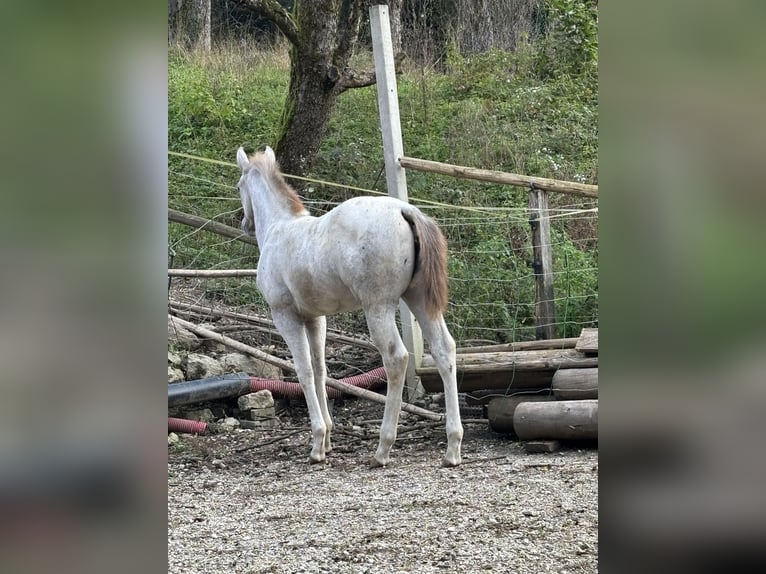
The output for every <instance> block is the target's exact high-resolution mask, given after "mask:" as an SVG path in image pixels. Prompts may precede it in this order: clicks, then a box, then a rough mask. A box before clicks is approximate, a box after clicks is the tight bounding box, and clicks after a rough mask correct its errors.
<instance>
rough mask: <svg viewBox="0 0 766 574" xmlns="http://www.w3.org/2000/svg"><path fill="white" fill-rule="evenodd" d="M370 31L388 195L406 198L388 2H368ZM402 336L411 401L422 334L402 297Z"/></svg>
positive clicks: (419, 392) (416, 384)
mask: <svg viewBox="0 0 766 574" xmlns="http://www.w3.org/2000/svg"><path fill="white" fill-rule="evenodd" d="M370 32H371V33H372V49H373V54H374V56H375V77H376V82H377V88H378V108H379V110H380V129H381V132H382V134H383V154H384V159H385V165H386V185H387V186H388V195H390V196H392V197H397V198H399V199H401V200H403V201H407V177H406V176H405V173H404V168H403V167H402V166H401V165H399V158H400V157H402V156H403V155H404V146H403V144H402V126H401V122H400V120H399V99H398V94H397V90H396V71H395V68H394V50H393V47H392V45H391V23H390V21H389V18H388V6H385V5H375V6H370ZM399 314H400V317H401V321H402V339H403V340H404V345H405V346H406V347H407V352H409V354H410V360H409V362H408V364H407V381H406V391H407V400H409V401H412V400H414V399H415V398H417V397H418V396H421V395H422V394H423V393H424V391H423V387H422V385H421V384H420V380H419V379H418V377H417V375H416V374H415V369H416V368H417V367H418V366H420V363H421V362H422V360H423V335H422V333H421V332H420V326H419V325H418V323H417V321H416V320H415V317H414V316H413V315H412V313H411V312H410V310H409V308H408V307H407V304H406V303H405V302H404V301H399Z"/></svg>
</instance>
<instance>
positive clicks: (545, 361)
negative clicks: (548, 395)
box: [417, 349, 598, 393]
mask: <svg viewBox="0 0 766 574" xmlns="http://www.w3.org/2000/svg"><path fill="white" fill-rule="evenodd" d="M456 359H457V361H456V363H457V380H458V390H459V391H460V392H470V391H478V390H482V389H506V390H507V389H519V388H535V389H541V388H548V387H550V386H551V383H552V381H553V375H554V373H555V372H556V371H557V370H558V369H562V368H583V367H596V366H598V357H586V356H585V355H583V354H582V353H578V352H577V351H575V350H574V349H547V350H533V351H511V352H505V353H463V354H459V355H457V357H456ZM417 373H418V376H420V380H421V382H422V384H423V388H424V389H425V390H426V391H428V392H431V393H434V392H441V391H442V390H444V389H443V385H442V380H441V377H440V376H439V371H438V370H437V368H436V365H435V364H434V361H433V358H432V357H431V356H430V355H426V356H425V357H424V358H423V364H422V365H421V366H420V368H418V370H417Z"/></svg>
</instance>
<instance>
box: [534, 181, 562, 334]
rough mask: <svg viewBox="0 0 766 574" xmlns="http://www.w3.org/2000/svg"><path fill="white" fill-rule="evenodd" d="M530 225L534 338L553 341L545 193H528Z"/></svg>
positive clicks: (551, 267)
mask: <svg viewBox="0 0 766 574" xmlns="http://www.w3.org/2000/svg"><path fill="white" fill-rule="evenodd" d="M529 224H530V225H531V226H532V267H533V268H534V272H535V337H536V338H537V339H554V338H556V304H555V302H554V300H553V248H552V246H551V220H550V219H549V217H548V192H546V191H541V190H539V189H534V188H532V189H531V190H530V191H529Z"/></svg>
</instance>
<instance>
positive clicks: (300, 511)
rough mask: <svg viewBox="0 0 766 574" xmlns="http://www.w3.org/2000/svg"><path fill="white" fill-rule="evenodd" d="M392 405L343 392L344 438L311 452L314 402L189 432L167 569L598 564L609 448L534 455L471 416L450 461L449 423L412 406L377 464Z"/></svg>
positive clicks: (593, 567) (176, 475)
mask: <svg viewBox="0 0 766 574" xmlns="http://www.w3.org/2000/svg"><path fill="white" fill-rule="evenodd" d="M382 409H383V407H382V405H374V404H370V403H365V402H362V401H351V400H349V401H344V402H343V403H338V404H336V405H335V412H334V419H335V422H336V431H335V433H334V436H333V438H334V442H333V447H334V448H333V451H332V452H331V453H330V455H329V457H328V462H327V463H326V464H322V465H310V464H309V463H308V452H309V442H310V438H309V437H310V432H309V427H308V415H307V413H306V410H305V408H303V407H300V406H298V405H297V404H293V405H292V406H291V407H290V408H289V409H288V410H287V411H283V412H282V413H281V414H280V416H279V420H278V422H277V425H276V426H275V427H274V428H271V429H259V430H237V431H233V432H230V433H226V434H220V435H214V436H204V437H192V436H188V435H183V436H182V437H181V440H180V442H179V443H178V445H174V446H172V447H169V452H168V558H169V568H168V572H170V573H181V572H205V573H217V572H221V573H223V572H227V573H228V572H247V573H282V572H284V573H298V572H327V573H352V572H353V573H360V572H368V573H377V572H380V573H383V572H385V573H393V572H411V573H428V572H466V573H469V572H471V573H472V572H515V573H527V572H528V573H535V574H537V573H540V572H561V573H564V572H569V573H574V572H596V571H597V558H598V537H597V531H598V488H597V485H598V453H597V451H596V450H595V449H578V448H574V447H571V445H570V446H569V447H567V448H565V449H564V450H562V451H560V452H557V453H552V454H534V455H532V454H526V453H525V452H524V450H523V448H522V445H521V444H520V443H518V442H516V441H513V440H511V439H509V438H508V437H507V436H504V435H499V434H497V433H494V432H492V431H491V430H489V429H488V427H487V425H486V423H478V424H466V425H465V437H464V440H463V465H462V466H460V467H458V468H454V469H445V468H441V467H440V462H441V459H442V457H443V455H444V451H445V449H446V436H445V432H444V427H443V425H442V424H438V425H435V424H432V423H429V422H426V421H423V420H422V419H419V418H418V417H415V416H412V415H408V414H407V413H402V419H401V424H400V431H399V438H398V440H397V442H396V444H395V445H394V449H393V452H392V455H391V464H390V465H389V466H388V467H386V468H382V469H370V468H369V467H368V466H367V461H368V460H369V458H370V457H371V456H372V454H373V452H374V450H375V447H376V446H377V432H378V423H376V422H375V421H377V420H379V419H380V418H381V416H382V413H383V410H382Z"/></svg>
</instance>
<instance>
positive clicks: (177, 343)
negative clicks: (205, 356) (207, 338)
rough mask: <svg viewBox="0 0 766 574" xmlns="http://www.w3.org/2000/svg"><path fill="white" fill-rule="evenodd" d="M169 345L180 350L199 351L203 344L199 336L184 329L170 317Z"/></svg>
mask: <svg viewBox="0 0 766 574" xmlns="http://www.w3.org/2000/svg"><path fill="white" fill-rule="evenodd" d="M168 343H170V344H171V345H172V346H174V347H177V348H179V349H186V350H189V351H192V350H194V349H199V348H200V346H201V345H202V342H201V341H200V340H199V338H198V337H197V335H195V334H194V333H192V332H191V331H189V330H188V329H186V328H185V327H182V326H181V325H180V324H179V323H178V322H177V321H176V320H175V319H174V318H173V317H168Z"/></svg>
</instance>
